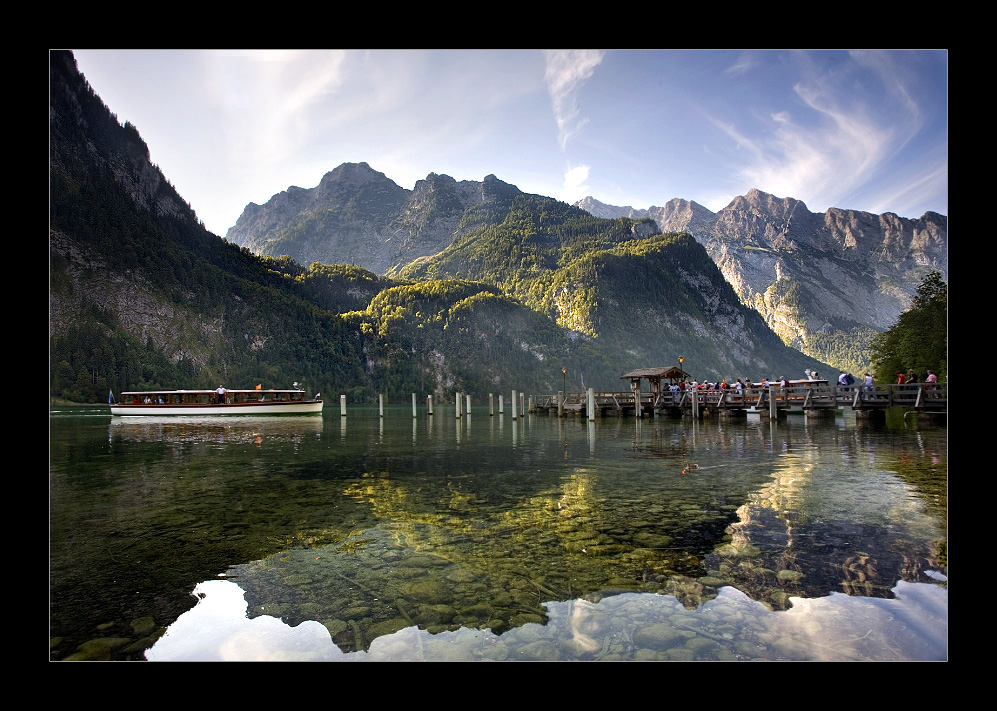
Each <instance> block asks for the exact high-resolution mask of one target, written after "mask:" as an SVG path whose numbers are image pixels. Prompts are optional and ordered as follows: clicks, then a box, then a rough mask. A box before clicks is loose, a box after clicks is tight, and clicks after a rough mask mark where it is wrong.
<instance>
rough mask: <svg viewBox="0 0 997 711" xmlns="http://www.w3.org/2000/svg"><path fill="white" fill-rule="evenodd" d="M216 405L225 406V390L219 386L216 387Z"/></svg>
mask: <svg viewBox="0 0 997 711" xmlns="http://www.w3.org/2000/svg"><path fill="white" fill-rule="evenodd" d="M218 404H219V405H224V404H225V388H223V387H222V386H221V385H219V386H218Z"/></svg>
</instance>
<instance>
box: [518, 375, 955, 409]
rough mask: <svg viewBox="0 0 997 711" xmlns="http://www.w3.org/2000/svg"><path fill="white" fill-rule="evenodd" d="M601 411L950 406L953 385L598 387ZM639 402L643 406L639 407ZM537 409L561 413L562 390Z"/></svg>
mask: <svg viewBox="0 0 997 711" xmlns="http://www.w3.org/2000/svg"><path fill="white" fill-rule="evenodd" d="M592 396H593V409H594V414H595V415H596V416H602V417H605V416H617V417H623V416H631V417H635V416H645V415H651V414H654V413H656V412H670V413H672V414H693V415H698V416H702V415H703V414H706V413H719V412H728V413H743V414H759V415H763V416H776V417H778V416H782V415H785V414H787V413H790V412H804V413H807V414H821V413H832V412H834V411H837V410H844V409H850V410H854V411H856V413H859V412H861V413H871V412H882V411H885V410H886V409H887V408H890V407H902V408H909V409H912V410H916V411H918V412H925V413H944V412H947V411H948V389H947V388H946V385H945V384H944V383H938V384H936V385H935V386H934V387H930V386H928V385H926V384H924V383H917V384H913V385H874V386H872V387H870V388H866V387H865V386H864V385H851V386H844V385H813V386H808V385H792V386H789V387H786V388H783V387H780V386H778V385H771V386H769V387H768V388H766V389H763V388H757V387H752V388H745V389H744V391H743V392H742V393H740V394H738V393H737V391H735V390H733V389H728V390H696V391H692V390H684V391H678V392H672V391H665V392H661V393H651V392H641V393H640V394H639V402H638V398H637V397H636V396H635V394H634V393H633V392H593V393H592ZM561 397H562V398H563V404H562V409H561V410H560V411H562V412H563V413H564V414H565V415H568V414H576V415H585V414H586V413H587V412H588V393H565V394H563V395H561ZM638 408H639V409H638ZM533 411H535V412H541V413H543V412H546V413H548V414H554V415H556V414H558V412H559V408H558V395H541V396H537V397H536V398H535V399H534V403H533Z"/></svg>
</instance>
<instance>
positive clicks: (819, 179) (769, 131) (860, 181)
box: [710, 54, 924, 209]
mask: <svg viewBox="0 0 997 711" xmlns="http://www.w3.org/2000/svg"><path fill="white" fill-rule="evenodd" d="M804 59H805V58H804ZM895 64H896V63H895V62H894V61H893V58H892V57H890V56H888V55H882V54H862V55H858V56H857V57H853V58H852V61H851V62H847V63H844V64H842V65H841V66H837V67H835V68H834V69H833V71H831V70H823V71H818V70H817V69H815V68H813V67H811V66H809V65H808V64H807V63H806V61H804V62H802V65H801V67H800V70H801V72H800V77H799V78H798V79H797V81H796V83H795V84H794V85H793V93H794V95H795V97H796V99H797V101H796V102H795V103H794V102H785V103H784V104H783V105H782V106H777V107H776V108H773V109H770V110H769V113H768V114H762V113H760V112H758V111H756V112H755V113H753V114H751V115H750V117H749V118H750V119H751V120H752V121H753V122H754V123H755V124H756V125H753V126H751V127H750V128H749V127H748V126H745V125H743V120H744V119H743V117H739V119H740V120H739V122H738V124H737V125H735V124H734V123H733V122H732V121H730V120H721V119H718V118H716V117H711V118H710V120H711V121H712V122H713V124H714V125H715V126H717V127H718V128H719V129H720V130H722V131H723V132H724V133H726V134H727V135H728V136H729V137H730V138H731V139H732V140H733V141H734V143H735V153H737V154H740V156H741V157H740V158H739V159H738V160H737V161H736V163H737V166H736V168H735V169H734V171H733V174H734V175H735V176H736V180H737V182H738V183H739V184H740V185H739V189H742V190H743V189H746V188H750V187H758V188H760V189H762V190H766V191H767V192H771V193H773V194H776V195H779V196H793V197H798V198H800V199H803V200H805V201H806V202H808V206H811V203H812V204H813V205H815V206H818V207H819V209H824V207H827V206H839V207H840V206H842V205H840V204H839V201H840V200H842V199H844V198H845V197H846V196H852V195H854V194H856V192H858V191H861V190H862V189H863V186H867V185H870V184H874V183H876V182H877V177H878V176H881V175H882V173H883V171H885V170H887V169H888V168H887V165H888V164H889V162H890V161H891V160H893V159H894V158H895V157H896V156H897V155H898V154H899V153H900V152H901V151H902V149H903V148H904V147H905V146H906V145H907V144H908V143H909V142H910V141H911V140H912V139H913V138H914V137H915V136H916V135H917V134H918V131H919V130H920V129H921V128H922V127H923V123H924V122H923V119H922V115H921V110H920V109H919V107H918V105H917V102H916V101H915V100H914V99H913V98H912V94H911V92H910V91H908V88H907V82H908V81H910V77H905V76H904V75H903V72H902V71H898V69H897V68H896V66H895ZM734 67H741V70H740V71H743V62H742V61H739V62H736V63H735V64H734V65H732V68H731V70H733V69H734ZM884 103H885V108H884ZM758 127H760V128H761V129H762V130H761V131H759V130H757V128H758Z"/></svg>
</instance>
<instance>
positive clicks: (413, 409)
mask: <svg viewBox="0 0 997 711" xmlns="http://www.w3.org/2000/svg"><path fill="white" fill-rule="evenodd" d="M415 416H416V414H415V393H412V417H415Z"/></svg>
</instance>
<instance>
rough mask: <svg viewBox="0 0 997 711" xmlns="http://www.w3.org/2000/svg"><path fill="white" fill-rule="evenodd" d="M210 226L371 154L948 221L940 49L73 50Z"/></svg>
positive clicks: (615, 188)
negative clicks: (754, 194) (767, 196)
mask: <svg viewBox="0 0 997 711" xmlns="http://www.w3.org/2000/svg"><path fill="white" fill-rule="evenodd" d="M74 53H75V55H76V59H77V64H78V66H79V68H80V71H81V72H82V73H83V74H84V75H85V76H86V78H87V80H88V81H89V82H90V85H91V86H93V88H94V89H95V91H96V92H97V93H98V94H99V95H100V97H101V98H102V99H103V101H104V103H105V104H107V105H108V107H109V108H110V109H111V111H112V112H114V113H115V114H116V115H117V117H118V120H119V121H121V122H122V123H123V122H125V121H130V122H131V123H132V124H134V125H135V126H136V127H137V128H138V130H139V133H140V134H141V135H142V137H143V139H145V141H146V143H147V144H148V146H149V151H150V154H151V157H152V161H153V162H154V163H156V164H157V165H158V166H159V167H160V169H161V170H162V171H163V173H164V174H165V175H166V177H167V178H168V179H169V180H170V182H171V183H172V184H173V185H174V186H175V187H176V188H177V190H178V191H179V192H180V194H181V196H182V197H183V198H184V199H185V200H187V201H188V202H189V203H190V204H191V206H192V207H193V208H194V210H195V211H196V212H197V214H198V216H199V217H200V218H201V219H202V220H203V221H204V223H205V224H206V226H207V227H208V229H210V230H211V231H212V232H214V233H215V234H218V235H220V236H223V237H224V236H225V233H226V232H227V231H228V228H229V227H231V226H232V225H234V224H235V222H236V220H237V219H238V217H239V215H240V214H241V213H242V210H243V208H245V206H246V205H247V204H248V203H250V202H255V203H259V204H262V203H264V202H266V201H267V200H269V199H270V198H271V197H272V196H273V195H275V194H277V193H279V192H281V191H283V190H286V189H287V188H288V187H289V186H291V185H296V186H298V187H301V188H312V187H314V186H316V185H317V184H318V182H319V181H320V180H321V178H322V176H323V175H324V174H325V173H327V172H329V171H330V170H332V169H334V168H335V167H336V166H338V165H340V164H342V163H347V162H352V163H356V162H366V163H368V164H369V165H370V166H371V167H372V168H374V169H375V170H378V171H380V172H382V173H384V174H385V175H386V176H388V177H389V178H391V179H392V180H393V181H395V182H396V183H397V184H398V185H400V186H401V187H403V188H407V189H412V188H413V187H414V185H415V182H416V181H417V180H420V179H423V178H425V177H426V176H427V175H428V174H429V173H441V174H446V175H450V176H452V177H453V178H456V179H457V180H481V179H482V178H484V177H485V176H486V175H488V174H490V173H493V174H495V175H496V176H497V177H498V178H499V179H501V180H503V181H505V182H507V183H512V184H513V185H516V186H517V187H519V189H520V190H523V191H525V192H530V193H538V194H541V195H547V196H550V197H553V198H557V199H559V200H564V201H565V202H574V201H576V200H578V199H580V198H583V197H585V196H587V195H591V196H592V197H594V198H596V199H597V200H600V201H602V202H604V203H608V204H611V205H629V206H632V207H636V208H647V207H650V206H651V205H663V204H664V203H666V202H667V201H668V200H670V199H672V198H684V199H687V200H695V201H696V202H698V203H700V204H702V205H705V206H706V207H708V208H710V209H711V210H714V211H717V210H720V209H721V208H723V207H724V206H726V205H727V204H728V203H729V202H730V201H731V200H732V199H733V198H734V197H736V196H738V195H743V194H745V193H746V192H747V191H748V190H750V189H751V188H758V189H759V190H762V191H764V192H767V193H771V194H773V195H776V196H778V197H794V198H797V199H800V200H803V201H804V202H805V203H806V205H807V207H808V208H809V209H810V210H811V211H813V212H823V211H824V210H826V209H827V208H829V207H840V208H845V209H855V210H865V211H868V212H872V213H876V214H879V213H883V212H895V213H897V214H899V215H901V216H903V217H911V218H916V217H920V216H921V215H922V214H923V213H924V212H925V211H927V210H933V211H935V212H939V213H942V214H945V215H947V214H948V54H947V52H946V51H945V50H914V51H896V50H887V51H859V52H850V51H823V50H822V51H806V50H757V51H742V50H615V51H602V50H551V51H543V50H445V51H444V50H425V51H423V50H370V51H361V50H239V51H235V50H107V49H101V50H74Z"/></svg>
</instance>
